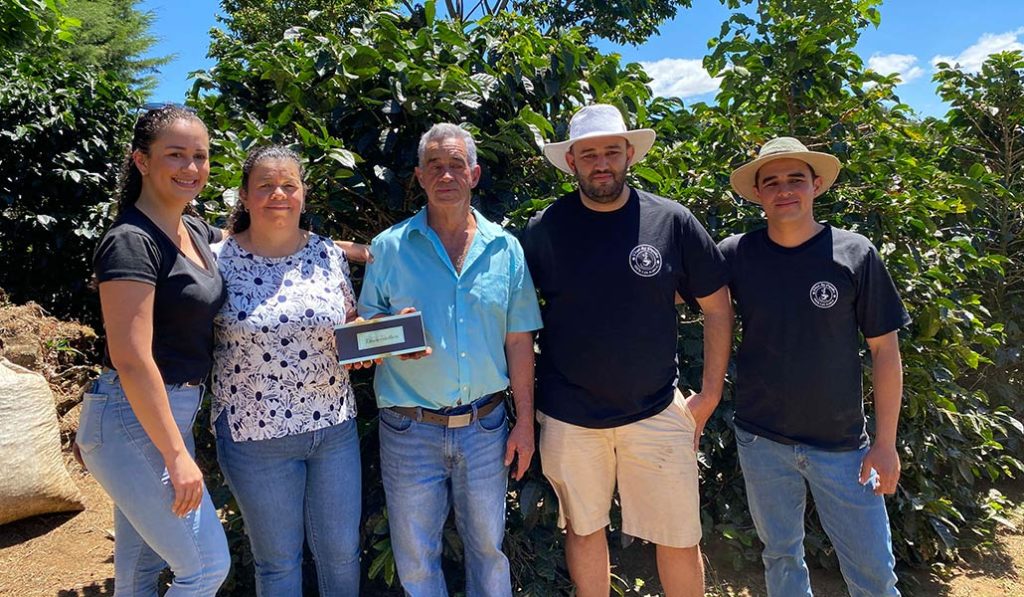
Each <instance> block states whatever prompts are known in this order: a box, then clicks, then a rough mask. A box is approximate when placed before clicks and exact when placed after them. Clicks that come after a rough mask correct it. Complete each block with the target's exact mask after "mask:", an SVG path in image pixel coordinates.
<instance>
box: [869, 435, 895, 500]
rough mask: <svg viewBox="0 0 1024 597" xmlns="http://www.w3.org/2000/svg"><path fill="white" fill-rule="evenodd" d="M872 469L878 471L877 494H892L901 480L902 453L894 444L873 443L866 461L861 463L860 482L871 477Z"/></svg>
mask: <svg viewBox="0 0 1024 597" xmlns="http://www.w3.org/2000/svg"><path fill="white" fill-rule="evenodd" d="M871 469H875V472H876V473H878V484H877V485H876V486H875V495H891V494H894V493H896V484H897V483H899V481H900V455H899V454H898V453H897V452H896V446H895V445H892V444H888V445H882V444H873V445H872V446H871V449H869V450H868V453H867V454H866V455H865V456H864V461H863V462H861V464H860V484H861V485H863V484H865V483H867V482H868V479H870V478H871Z"/></svg>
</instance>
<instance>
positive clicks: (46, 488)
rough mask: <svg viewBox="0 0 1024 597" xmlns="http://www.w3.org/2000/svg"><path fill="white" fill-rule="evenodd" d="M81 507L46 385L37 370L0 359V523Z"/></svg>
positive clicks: (79, 494)
mask: <svg viewBox="0 0 1024 597" xmlns="http://www.w3.org/2000/svg"><path fill="white" fill-rule="evenodd" d="M83 508H84V506H83V504H82V494H81V493H79V491H78V487H76V486H75V482H74V481H72V480H71V475H69V474H68V471H67V469H66V468H64V460H63V458H62V457H61V453H60V430H59V429H58V427H57V411H56V409H55V408H54V404H53V393H52V392H51V391H50V386H49V385H47V383H46V380H45V379H44V378H43V376H41V375H39V374H38V373H33V372H32V371H29V370H28V369H25V368H24V367H19V366H18V365H15V364H14V363H11V362H10V361H8V360H7V359H0V525H2V524H6V523H8V522H11V521H12V520H19V519H21V518H27V517H29V516H35V515H37V514H46V513H48V512H67V511H71V510H73V511H78V510H82V509H83Z"/></svg>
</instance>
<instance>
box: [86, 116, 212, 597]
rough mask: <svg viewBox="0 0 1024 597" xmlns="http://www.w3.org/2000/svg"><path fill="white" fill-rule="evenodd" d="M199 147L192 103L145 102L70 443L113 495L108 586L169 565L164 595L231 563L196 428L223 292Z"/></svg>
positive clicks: (205, 590) (151, 575)
mask: <svg viewBox="0 0 1024 597" xmlns="http://www.w3.org/2000/svg"><path fill="white" fill-rule="evenodd" d="M209 146H210V142H209V136H208V134H207V131H206V127H205V126H204V125H203V123H202V121H200V120H199V119H198V118H197V117H196V116H195V115H194V114H192V113H191V112H188V111H186V110H184V109H182V108H179V107H173V106H169V107H164V108H160V109H156V110H150V111H148V112H146V113H145V114H144V115H143V116H142V117H141V118H140V119H139V122H138V123H137V124H136V126H135V131H134V136H133V138H132V144H131V148H130V150H129V154H128V156H127V158H126V160H125V164H124V170H123V173H122V177H121V180H120V187H119V190H118V211H119V214H118V218H117V220H116V221H115V222H114V224H113V226H112V227H111V228H110V230H108V231H107V233H106V234H105V235H104V237H103V239H102V240H101V241H100V245H99V247H98V248H97V250H96V254H95V258H94V265H95V272H96V278H97V280H98V282H99V292H100V303H101V307H102V311H103V322H104V328H105V331H106V337H107V350H106V357H105V361H106V362H105V364H106V370H105V371H104V373H103V374H102V375H101V376H100V378H99V379H98V380H97V381H96V382H95V384H94V385H93V387H92V388H91V391H90V392H89V393H87V394H86V396H85V402H84V406H83V410H82V418H81V424H80V428H79V432H78V437H77V439H76V442H77V444H78V448H79V451H80V452H81V457H82V459H83V460H84V462H85V464H86V465H87V466H88V469H89V471H90V472H91V473H92V474H93V475H94V476H95V478H96V479H97V480H98V481H99V483H100V485H102V486H103V488H104V489H105V490H106V491H107V493H109V494H110V496H111V498H112V499H113V501H114V505H115V509H114V525H115V546H114V568H115V586H116V594H117V595H153V596H155V595H156V594H157V593H156V591H157V588H156V587H157V578H158V576H159V574H160V572H161V571H162V570H163V568H164V567H165V566H169V567H170V568H171V570H172V571H173V572H174V583H173V584H172V586H171V588H170V589H169V590H168V591H167V593H166V595H168V597H183V596H186V595H187V596H190V597H191V596H211V597H212V596H213V595H215V594H216V592H217V589H218V587H219V586H220V585H221V583H222V582H223V580H224V578H225V577H226V575H227V571H228V568H229V565H230V556H229V554H228V549H227V543H226V540H225V537H224V531H223V529H222V528H221V525H220V521H219V520H218V518H217V513H216V510H215V509H214V507H213V503H212V502H211V500H210V496H209V493H208V492H207V491H206V489H205V485H204V483H203V474H202V472H201V471H200V470H199V467H198V466H197V465H196V463H195V460H194V451H195V446H194V440H193V437H192V424H193V421H194V419H195V414H196V412H197V410H198V408H199V405H200V402H201V400H202V394H203V387H202V383H203V381H204V380H205V378H206V375H207V373H208V372H209V370H210V365H211V360H212V344H213V341H212V329H213V325H212V323H213V317H214V315H215V314H216V313H217V311H218V310H219V309H220V306H221V304H222V303H223V301H224V285H223V281H222V279H221V277H220V274H219V273H218V271H217V266H216V264H215V263H214V258H213V255H212V254H211V252H210V248H209V244H210V243H211V242H216V241H218V240H220V237H221V233H220V231H219V230H217V229H214V228H211V227H210V226H209V225H207V224H206V223H205V222H204V221H203V220H201V219H200V218H198V217H195V216H194V215H189V213H188V212H191V208H190V207H189V205H190V203H191V202H192V200H193V199H195V197H196V196H197V195H198V194H199V191H200V190H201V189H202V188H203V186H204V185H205V184H206V181H207V178H208V177H209V173H210V165H209V151H210V149H209Z"/></svg>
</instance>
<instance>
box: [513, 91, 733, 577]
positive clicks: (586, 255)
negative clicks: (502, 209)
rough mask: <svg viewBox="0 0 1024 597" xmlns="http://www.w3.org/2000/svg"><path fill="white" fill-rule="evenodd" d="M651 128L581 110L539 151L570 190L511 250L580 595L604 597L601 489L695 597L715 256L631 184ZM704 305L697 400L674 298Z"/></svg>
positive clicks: (724, 294) (715, 348) (685, 224)
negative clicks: (683, 389)
mask: <svg viewBox="0 0 1024 597" xmlns="http://www.w3.org/2000/svg"><path fill="white" fill-rule="evenodd" d="M654 136H655V135H654V131H652V130H650V129H641V130H632V131H631V130H627V129H626V125H625V123H624V122H623V119H622V115H621V113H619V111H618V109H616V108H615V107H614V106H608V105H593V106H587V107H585V108H583V109H581V110H580V111H579V112H577V113H576V115H575V116H574V117H573V118H572V121H571V122H570V125H569V140H568V141H565V142H562V143H551V144H549V145H547V146H545V148H544V155H545V156H546V157H547V158H548V159H549V160H550V161H551V163H552V164H554V165H555V166H556V167H558V168H559V169H560V170H562V171H563V172H566V173H569V174H572V175H573V176H574V177H575V178H576V181H577V182H578V183H579V189H578V191H573V192H571V193H568V194H566V195H565V196H563V197H561V198H559V199H558V200H556V201H555V202H554V203H553V204H551V205H550V206H549V207H548V208H547V209H545V210H544V211H542V212H541V213H539V214H537V215H536V216H535V217H534V218H533V219H532V220H530V223H529V224H528V225H527V227H526V230H525V232H524V250H525V251H526V258H527V263H528V264H529V267H530V271H531V272H532V274H533V279H534V281H535V284H536V286H537V288H538V290H539V291H540V294H541V297H542V298H543V303H544V304H543V307H542V317H543V320H544V330H543V333H542V334H541V336H540V357H539V360H538V363H537V365H538V366H537V392H536V401H537V409H538V413H537V417H538V420H539V421H540V426H541V432H540V453H541V461H542V464H543V469H544V475H545V476H546V477H547V478H548V480H549V481H550V482H551V484H552V486H553V487H554V489H555V493H556V494H557V495H558V500H559V525H560V526H562V527H564V528H565V529H566V559H567V563H568V567H569V573H570V575H571V576H572V580H573V582H574V583H575V584H576V595H578V596H580V597H591V596H598V597H607V595H608V591H609V582H610V581H609V566H608V543H607V538H606V536H605V527H607V526H608V523H609V516H608V513H609V509H610V508H611V502H612V493H613V491H614V489H615V486H616V482H617V483H618V491H619V497H620V500H621V503H622V531H623V532H624V533H626V534H628V535H631V536H634V537H639V538H641V539H645V540H648V541H651V542H653V543H655V544H657V561H658V573H659V576H660V578H661V582H662V585H663V586H664V588H665V593H666V594H667V595H669V596H673V597H674V596H681V595H687V596H689V595H703V594H704V591H703V586H704V585H703V580H704V577H703V572H702V567H701V558H700V552H699V549H698V543H699V541H700V536H701V526H700V516H699V511H698V509H699V505H700V504H699V501H700V499H699V495H698V493H697V460H696V448H697V442H698V440H699V438H700V434H701V430H702V429H703V427H704V423H705V422H706V421H707V419H708V417H710V415H711V412H712V411H713V410H714V408H715V405H716V404H717V403H718V401H719V398H720V397H721V393H722V384H723V378H724V376H725V367H726V364H727V362H728V353H729V347H730V341H731V331H732V320H733V315H732V307H731V304H730V301H729V294H728V288H727V286H726V283H727V271H726V267H725V262H724V260H723V258H722V255H721V253H720V252H719V251H718V248H717V247H716V246H715V243H714V242H713V241H712V240H711V238H710V237H709V236H708V233H707V232H706V231H705V230H704V228H703V227H702V226H701V224H700V222H698V221H697V219H696V218H694V217H693V214H691V213H690V212H689V211H688V210H687V209H686V208H685V207H683V206H681V205H679V204H678V203H675V202H673V201H669V200H667V199H663V198H661V197H657V196H655V195H651V194H650V193H645V192H642V191H638V190H636V189H631V188H629V187H628V186H627V185H626V172H627V171H628V169H629V167H630V165H632V164H634V163H636V162H638V161H640V160H641V159H643V157H644V155H645V154H646V153H647V152H648V150H650V148H651V146H652V145H653V144H654ZM677 292H678V293H679V294H680V295H682V296H684V297H687V298H688V299H691V301H692V300H695V301H696V303H697V304H699V306H700V308H701V309H703V311H704V317H705V325H704V375H703V385H702V388H701V392H700V393H698V394H694V395H692V396H690V397H689V398H684V397H683V395H682V394H681V393H680V392H679V390H678V389H677V388H676V384H677V382H678V377H679V376H678V363H677V360H676V341H677V338H676V332H677V327H678V323H679V313H678V312H677V311H676V308H675V304H674V298H675V296H676V293H677Z"/></svg>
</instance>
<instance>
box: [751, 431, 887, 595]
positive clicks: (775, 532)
mask: <svg viewBox="0 0 1024 597" xmlns="http://www.w3.org/2000/svg"><path fill="white" fill-rule="evenodd" d="M736 446H737V448H738V450H739V457H740V467H741V468H742V469H743V478H744V480H745V482H746V487H747V501H748V502H749V504H750V514H751V515H752V516H753V518H754V526H756V527H757V535H758V537H760V539H761V542H762V543H764V553H763V554H762V556H761V559H762V560H763V561H764V568H765V572H764V575H765V581H766V584H767V586H768V595H770V596H776V595H777V596H780V597H791V596H797V595H811V584H810V578H809V577H808V573H807V564H806V563H805V562H804V509H805V506H806V503H807V486H808V485H809V486H810V488H811V495H812V496H814V504H815V506H816V508H817V510H818V517H819V518H820V519H821V526H822V527H824V529H825V532H826V533H827V534H828V537H829V539H830V540H831V541H832V545H833V546H834V547H835V549H836V554H837V555H838V556H839V567H840V569H841V570H842V572H843V578H845V579H846V586H847V588H848V589H849V591H850V595H851V597H862V596H863V597H869V596H870V597H890V596H898V595H899V594H900V593H899V591H898V590H896V573H895V572H894V571H893V567H894V566H895V565H896V559H895V558H894V557H893V554H892V535H891V533H890V531H889V517H888V515H887V514H886V511H885V500H884V499H883V498H882V496H879V495H875V494H874V487H875V485H876V483H877V480H876V479H875V478H874V477H873V478H872V479H871V480H869V481H868V483H866V484H864V485H861V484H860V480H859V478H858V477H859V476H860V465H861V461H863V460H864V455H865V454H867V448H863V449H860V450H850V451H846V452H828V451H825V450H819V449H816V448H812V447H810V446H806V445H802V444H797V445H792V446H790V445H785V444H780V443H777V442H773V441H771V440H769V439H767V438H764V437H761V436H758V435H754V434H752V433H749V432H747V431H745V430H743V429H740V428H739V427H736ZM872 474H874V471H872Z"/></svg>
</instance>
